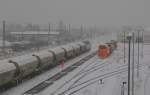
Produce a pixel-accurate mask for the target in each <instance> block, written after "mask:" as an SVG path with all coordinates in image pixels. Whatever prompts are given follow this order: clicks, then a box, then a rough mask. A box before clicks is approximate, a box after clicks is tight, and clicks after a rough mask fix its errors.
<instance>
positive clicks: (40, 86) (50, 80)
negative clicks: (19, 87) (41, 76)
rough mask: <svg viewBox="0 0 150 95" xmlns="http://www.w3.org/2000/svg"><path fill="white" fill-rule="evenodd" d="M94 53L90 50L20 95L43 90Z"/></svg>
mask: <svg viewBox="0 0 150 95" xmlns="http://www.w3.org/2000/svg"><path fill="white" fill-rule="evenodd" d="M95 55H96V52H92V53H91V54H89V55H87V56H86V57H84V58H83V59H81V60H79V61H77V62H75V63H74V64H73V65H71V66H69V67H67V68H65V69H64V70H62V71H61V72H58V73H56V74H55V75H54V76H52V77H50V78H48V79H47V80H45V81H43V82H41V83H40V84H38V85H36V86H35V87H33V88H31V89H30V90H28V91H26V92H24V93H23V94H22V95H35V94H38V93H39V92H41V91H43V90H44V89H46V88H47V87H49V86H51V85H52V84H54V82H56V81H57V80H59V79H61V78H62V77H64V76H66V75H67V74H68V73H69V72H71V71H73V70H75V69H76V68H77V67H79V66H80V65H82V64H83V63H85V62H86V61H88V60H89V59H91V58H92V57H94V56H95Z"/></svg>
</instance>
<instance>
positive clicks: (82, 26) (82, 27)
mask: <svg viewBox="0 0 150 95" xmlns="http://www.w3.org/2000/svg"><path fill="white" fill-rule="evenodd" d="M80 29H81V39H82V38H83V26H82V25H81V28H80Z"/></svg>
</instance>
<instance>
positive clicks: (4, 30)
mask: <svg viewBox="0 0 150 95" xmlns="http://www.w3.org/2000/svg"><path fill="white" fill-rule="evenodd" d="M5 28H6V21H5V20H3V53H4V54H5V40H6V38H5V37H6V36H5V35H6V33H5V32H6V29H5Z"/></svg>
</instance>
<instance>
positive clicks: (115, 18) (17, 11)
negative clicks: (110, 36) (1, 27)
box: [0, 0, 150, 26]
mask: <svg viewBox="0 0 150 95" xmlns="http://www.w3.org/2000/svg"><path fill="white" fill-rule="evenodd" d="M149 4H150V0H0V21H2V20H3V19H5V20H7V21H10V22H11V21H12V22H17V23H23V22H24V23H29V22H32V23H40V24H43V23H48V22H51V23H55V22H58V21H59V20H60V19H61V20H63V21H64V22H65V23H66V24H69V23H70V24H73V25H79V24H86V25H93V24H97V25H100V26H103V25H113V26H120V25H128V24H129V25H139V24H141V25H146V26H149V25H150V11H149V9H150V6H149Z"/></svg>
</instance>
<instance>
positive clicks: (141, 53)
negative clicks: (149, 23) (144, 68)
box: [141, 29, 144, 58]
mask: <svg viewBox="0 0 150 95" xmlns="http://www.w3.org/2000/svg"><path fill="white" fill-rule="evenodd" d="M143 32H144V29H143V30H142V50H141V51H142V53H141V57H142V58H143V46H144V36H143Z"/></svg>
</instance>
